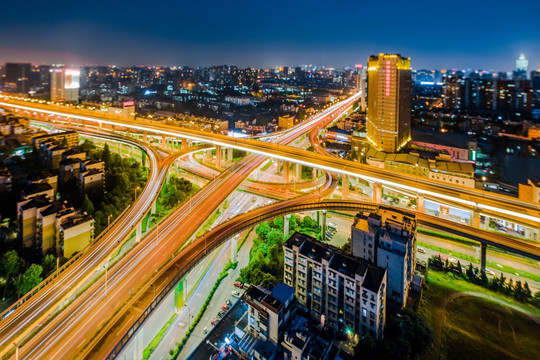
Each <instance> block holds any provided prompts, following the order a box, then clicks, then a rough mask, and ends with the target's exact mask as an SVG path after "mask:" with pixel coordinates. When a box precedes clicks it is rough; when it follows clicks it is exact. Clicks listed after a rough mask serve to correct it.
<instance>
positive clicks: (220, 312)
mask: <svg viewBox="0 0 540 360" xmlns="http://www.w3.org/2000/svg"><path fill="white" fill-rule="evenodd" d="M224 315H225V311H223V310H220V311H219V312H218V314H217V316H218V318H220V319H221V318H222V317H223V316H224Z"/></svg>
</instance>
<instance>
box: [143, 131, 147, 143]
mask: <svg viewBox="0 0 540 360" xmlns="http://www.w3.org/2000/svg"><path fill="white" fill-rule="evenodd" d="M142 141H143V142H148V132H147V131H145V132H143V137H142Z"/></svg>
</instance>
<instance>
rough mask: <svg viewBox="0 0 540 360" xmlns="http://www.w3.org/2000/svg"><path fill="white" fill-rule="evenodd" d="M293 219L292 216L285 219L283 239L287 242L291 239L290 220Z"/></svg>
mask: <svg viewBox="0 0 540 360" xmlns="http://www.w3.org/2000/svg"><path fill="white" fill-rule="evenodd" d="M290 219H291V215H285V216H284V217H283V237H284V238H285V240H287V239H288V238H289V220H290Z"/></svg>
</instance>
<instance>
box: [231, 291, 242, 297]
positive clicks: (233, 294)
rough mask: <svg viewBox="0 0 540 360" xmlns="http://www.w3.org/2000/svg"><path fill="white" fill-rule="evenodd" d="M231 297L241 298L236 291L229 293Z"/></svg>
mask: <svg viewBox="0 0 540 360" xmlns="http://www.w3.org/2000/svg"><path fill="white" fill-rule="evenodd" d="M231 295H232V296H234V297H240V296H241V295H240V293H239V292H238V291H233V292H231Z"/></svg>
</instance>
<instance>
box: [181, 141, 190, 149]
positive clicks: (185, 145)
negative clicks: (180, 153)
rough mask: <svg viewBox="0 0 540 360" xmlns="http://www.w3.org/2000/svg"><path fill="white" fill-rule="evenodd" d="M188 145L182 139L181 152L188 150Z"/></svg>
mask: <svg viewBox="0 0 540 360" xmlns="http://www.w3.org/2000/svg"><path fill="white" fill-rule="evenodd" d="M188 147H189V146H188V143H187V140H186V139H182V150H186V149H187V148H188Z"/></svg>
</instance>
